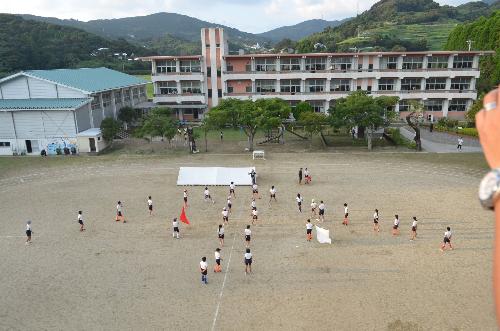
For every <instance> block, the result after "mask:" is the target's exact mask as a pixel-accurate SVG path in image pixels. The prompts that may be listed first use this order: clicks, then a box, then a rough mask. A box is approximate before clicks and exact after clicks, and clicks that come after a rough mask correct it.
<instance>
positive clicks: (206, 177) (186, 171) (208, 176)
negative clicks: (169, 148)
mask: <svg viewBox="0 0 500 331" xmlns="http://www.w3.org/2000/svg"><path fill="white" fill-rule="evenodd" d="M252 169H253V170H255V167H246V168H224V167H180V169H179V176H178V177H177V185H201V186H203V185H208V186H209V185H229V184H231V182H234V184H235V185H239V186H241V185H252V178H251V177H250V175H249V173H250V172H251V171H252Z"/></svg>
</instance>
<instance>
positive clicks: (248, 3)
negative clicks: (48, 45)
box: [0, 0, 469, 33]
mask: <svg viewBox="0 0 500 331" xmlns="http://www.w3.org/2000/svg"><path fill="white" fill-rule="evenodd" d="M435 1H436V0H435ZM376 2H377V1H376V0H357V3H356V1H348V0H84V1H82V0H20V1H11V0H0V13H11V14H33V15H37V16H49V17H57V18H65V19H69V18H73V19H78V20H81V21H88V20H92V19H110V18H121V17H130V16H142V15H148V14H153V13H157V12H172V13H178V14H184V15H188V16H192V17H196V18H198V19H201V20H204V21H208V22H213V23H218V24H222V25H226V26H230V27H234V28H237V29H239V30H242V31H245V32H252V33H260V32H265V31H268V30H271V29H273V28H276V27H280V26H284V25H293V24H296V23H299V22H302V21H305V20H309V19H314V18H322V19H325V20H337V19H343V18H346V17H352V16H355V15H356V12H357V11H358V10H359V12H360V13H361V12H363V11H365V10H367V9H369V8H370V7H371V6H372V5H373V4H374V3H376ZM437 2H438V3H440V4H442V5H443V4H447V5H453V6H456V5H459V4H462V3H466V2H469V1H468V0H437ZM358 8H359V9H358Z"/></svg>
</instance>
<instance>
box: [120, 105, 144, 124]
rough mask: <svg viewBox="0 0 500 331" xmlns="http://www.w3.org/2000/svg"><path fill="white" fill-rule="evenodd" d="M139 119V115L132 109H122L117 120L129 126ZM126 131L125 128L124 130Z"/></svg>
mask: <svg viewBox="0 0 500 331" xmlns="http://www.w3.org/2000/svg"><path fill="white" fill-rule="evenodd" d="M138 118H139V114H138V113H137V111H136V110H135V109H134V108H132V107H123V108H121V109H120V110H119V112H118V119H119V120H120V121H122V122H123V123H126V124H127V125H130V124H131V123H132V122H134V121H135V120H136V119H138ZM125 129H127V128H125Z"/></svg>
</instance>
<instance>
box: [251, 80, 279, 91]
mask: <svg viewBox="0 0 500 331" xmlns="http://www.w3.org/2000/svg"><path fill="white" fill-rule="evenodd" d="M255 89H256V90H257V93H270V92H276V81H274V80H270V79H259V80H256V81H255Z"/></svg>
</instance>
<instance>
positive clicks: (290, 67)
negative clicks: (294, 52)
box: [280, 57, 300, 71]
mask: <svg viewBox="0 0 500 331" xmlns="http://www.w3.org/2000/svg"><path fill="white" fill-rule="evenodd" d="M280 66H281V71H300V59H298V58H293V57H292V58H281V63H280Z"/></svg>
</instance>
